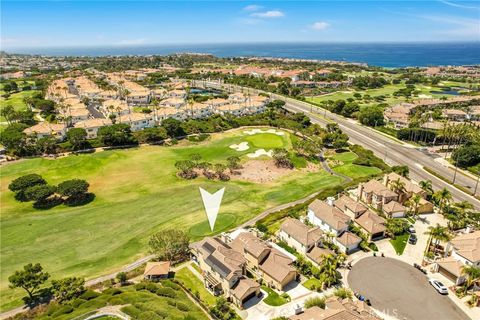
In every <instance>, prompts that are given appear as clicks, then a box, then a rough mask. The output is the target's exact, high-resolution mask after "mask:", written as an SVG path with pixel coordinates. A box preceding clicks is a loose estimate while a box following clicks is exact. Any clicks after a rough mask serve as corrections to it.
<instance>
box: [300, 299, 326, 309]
mask: <svg viewBox="0 0 480 320" xmlns="http://www.w3.org/2000/svg"><path fill="white" fill-rule="evenodd" d="M325 301H326V300H325V298H323V297H314V298H308V299H307V300H305V308H307V309H309V308H311V307H319V308H322V309H325V305H326V302H325Z"/></svg>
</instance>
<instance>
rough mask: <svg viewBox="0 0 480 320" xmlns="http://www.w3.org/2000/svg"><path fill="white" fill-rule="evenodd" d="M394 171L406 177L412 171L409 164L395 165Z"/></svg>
mask: <svg viewBox="0 0 480 320" xmlns="http://www.w3.org/2000/svg"><path fill="white" fill-rule="evenodd" d="M392 171H393V172H395V173H398V174H399V175H401V176H402V177H405V178H408V174H409V173H410V169H409V168H408V166H393V167H392Z"/></svg>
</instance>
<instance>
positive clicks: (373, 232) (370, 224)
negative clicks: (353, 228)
mask: <svg viewBox="0 0 480 320" xmlns="http://www.w3.org/2000/svg"><path fill="white" fill-rule="evenodd" d="M354 223H355V225H357V226H359V227H360V228H361V229H362V231H363V232H365V233H366V234H367V235H368V241H373V240H377V239H381V238H383V237H385V232H386V231H387V227H386V226H385V223H386V220H385V219H384V218H382V217H380V216H379V215H378V214H376V213H375V212H372V211H370V210H367V211H366V212H365V213H363V214H362V215H361V216H360V217H358V218H357V219H355V220H354Z"/></svg>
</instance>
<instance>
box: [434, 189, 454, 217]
mask: <svg viewBox="0 0 480 320" xmlns="http://www.w3.org/2000/svg"><path fill="white" fill-rule="evenodd" d="M433 199H434V200H435V201H436V203H437V204H438V207H439V210H440V212H441V213H443V212H444V209H445V206H446V205H447V204H449V203H450V201H451V200H452V193H451V192H450V191H449V190H448V189H447V188H443V189H442V190H438V191H437V192H435V193H434V194H433Z"/></svg>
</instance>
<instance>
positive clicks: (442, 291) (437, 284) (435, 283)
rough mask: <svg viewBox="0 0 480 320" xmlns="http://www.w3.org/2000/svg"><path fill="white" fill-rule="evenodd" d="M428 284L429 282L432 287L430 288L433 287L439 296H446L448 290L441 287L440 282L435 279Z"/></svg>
mask: <svg viewBox="0 0 480 320" xmlns="http://www.w3.org/2000/svg"><path fill="white" fill-rule="evenodd" d="M428 282H430V284H431V285H432V287H434V288H435V290H437V292H438V293H440V294H448V289H447V287H445V286H444V285H443V283H441V282H440V281H438V280H435V279H429V280H428Z"/></svg>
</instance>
